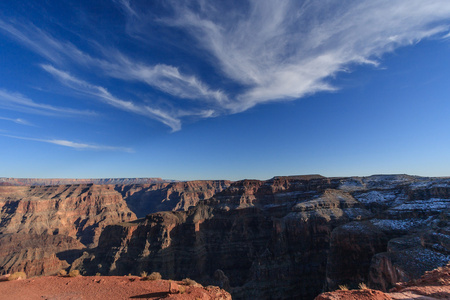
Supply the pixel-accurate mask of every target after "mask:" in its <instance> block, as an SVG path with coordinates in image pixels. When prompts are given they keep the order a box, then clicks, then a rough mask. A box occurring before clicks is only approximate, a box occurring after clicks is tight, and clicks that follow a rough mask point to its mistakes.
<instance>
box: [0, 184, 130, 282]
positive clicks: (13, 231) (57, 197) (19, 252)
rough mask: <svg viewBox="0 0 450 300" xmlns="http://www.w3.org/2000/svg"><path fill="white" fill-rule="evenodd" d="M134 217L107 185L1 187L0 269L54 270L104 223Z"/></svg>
mask: <svg viewBox="0 0 450 300" xmlns="http://www.w3.org/2000/svg"><path fill="white" fill-rule="evenodd" d="M134 219H136V216H135V214H134V213H133V212H132V211H131V210H129V209H128V206H127V204H126V202H125V201H124V200H123V198H122V196H121V194H120V193H118V192H117V191H115V190H114V186H111V185H93V184H87V185H84V184H82V185H60V186H1V187H0V225H1V227H0V248H1V250H2V255H1V256H0V272H1V273H7V272H12V271H20V270H25V271H27V272H28V274H29V276H32V275H43V274H45V275H49V274H54V273H56V272H57V271H59V270H60V269H61V268H65V267H67V266H68V263H67V260H68V261H69V262H70V261H71V259H70V256H71V255H69V258H67V255H68V254H70V253H71V252H70V250H73V251H74V253H75V252H77V251H78V252H79V251H80V250H81V249H83V248H89V247H95V246H96V245H97V243H98V239H99V237H100V234H101V232H102V230H103V228H105V227H106V226H107V225H110V224H115V223H119V222H124V221H131V220H134Z"/></svg>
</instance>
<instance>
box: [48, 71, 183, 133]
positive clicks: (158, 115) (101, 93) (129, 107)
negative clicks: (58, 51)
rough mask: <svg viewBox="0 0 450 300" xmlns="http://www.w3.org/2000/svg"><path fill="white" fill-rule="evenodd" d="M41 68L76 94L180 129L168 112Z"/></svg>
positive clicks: (179, 123) (59, 72)
mask: <svg viewBox="0 0 450 300" xmlns="http://www.w3.org/2000/svg"><path fill="white" fill-rule="evenodd" d="M42 68H43V69H44V70H45V71H47V72H48V73H50V74H52V75H53V76H55V77H56V78H57V79H59V80H60V81H61V82H62V83H64V84H65V85H67V86H68V87H70V88H72V89H74V90H76V91H78V92H81V93H84V94H86V95H90V96H93V97H96V98H98V99H100V100H102V101H103V102H105V103H107V104H109V105H111V106H114V107H116V108H118V109H121V110H124V111H128V112H132V113H135V114H139V115H143V116H146V117H150V118H152V119H155V120H158V121H160V122H162V123H164V124H165V125H167V126H169V127H170V128H172V131H178V130H180V129H181V121H180V120H179V119H177V118H176V117H173V116H171V115H170V114H169V113H168V112H165V111H163V110H161V109H157V108H152V107H150V106H148V105H140V104H136V103H134V102H132V101H125V100H121V99H119V98H117V97H115V96H113V95H112V94H111V93H110V92H109V91H108V90H107V89H106V88H104V87H101V86H96V85H92V84H90V83H88V82H86V81H83V80H80V79H78V78H76V77H74V76H72V75H70V74H69V73H67V72H64V71H61V70H59V69H56V68H55V67H53V66H50V65H42Z"/></svg>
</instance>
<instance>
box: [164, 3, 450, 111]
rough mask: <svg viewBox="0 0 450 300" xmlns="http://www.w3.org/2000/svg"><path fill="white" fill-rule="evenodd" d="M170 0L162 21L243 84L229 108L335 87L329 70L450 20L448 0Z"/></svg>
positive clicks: (373, 57) (365, 59)
mask: <svg viewBox="0 0 450 300" xmlns="http://www.w3.org/2000/svg"><path fill="white" fill-rule="evenodd" d="M170 3H172V6H173V9H174V11H175V16H174V17H172V18H169V19H164V20H163V22H164V23H165V24H166V25H168V26H176V27H179V28H180V29H182V30H186V31H187V32H188V33H189V34H190V35H192V36H193V37H194V38H195V39H196V40H197V41H198V43H199V45H200V47H202V48H203V49H205V50H207V51H208V52H209V53H210V54H212V55H213V56H214V57H215V58H216V60H217V62H218V64H219V65H218V66H219V69H220V70H221V71H222V72H223V74H225V75H226V76H228V77H229V78H232V79H234V80H235V81H237V82H239V83H241V84H243V85H245V86H247V87H248V88H247V90H246V91H245V92H243V93H242V94H241V95H239V96H238V97H237V98H236V99H233V101H231V102H230V103H227V105H226V106H227V108H229V109H230V110H231V111H233V112H240V111H243V110H246V109H248V108H249V107H252V106H254V105H256V104H258V103H263V102H267V101H276V100H286V99H297V98H301V97H303V96H305V95H308V94H312V93H315V92H318V91H329V90H334V89H335V88H336V87H333V86H331V85H330V83H329V82H328V79H329V78H330V76H334V75H335V74H336V73H338V72H340V71H343V70H346V69H347V68H348V66H349V65H352V64H367V63H369V64H377V60H378V59H379V57H380V56H381V55H383V54H384V53H386V52H390V51H393V50H395V49H396V48H398V47H401V46H405V45H410V44H413V43H417V42H418V41H420V40H422V39H424V38H428V37H431V36H433V35H435V34H437V33H440V32H447V31H448V28H449V27H448V25H449V19H450V2H448V1H446V0H431V1H421V0H408V1H387V0H384V1H345V2H342V1H295V0H282V1H271V0H251V1H248V6H247V5H246V4H247V2H245V4H244V5H242V6H240V7H239V8H237V9H230V8H229V7H225V6H223V7H222V6H220V5H221V4H220V3H218V2H209V1H186V2H183V3H180V2H179V1H171V2H170ZM193 3H196V4H199V5H193ZM194 7H195V9H194ZM243 7H245V8H243Z"/></svg>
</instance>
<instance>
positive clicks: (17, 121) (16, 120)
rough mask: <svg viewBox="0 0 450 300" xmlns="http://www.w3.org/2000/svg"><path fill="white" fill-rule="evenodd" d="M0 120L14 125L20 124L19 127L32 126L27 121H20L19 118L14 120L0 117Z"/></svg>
mask: <svg viewBox="0 0 450 300" xmlns="http://www.w3.org/2000/svg"><path fill="white" fill-rule="evenodd" d="M0 120H5V121H10V122H14V123H16V124H20V125H27V126H34V125H33V124H31V123H30V122H28V121H27V120H24V119H20V118H16V119H14V118H6V117H0Z"/></svg>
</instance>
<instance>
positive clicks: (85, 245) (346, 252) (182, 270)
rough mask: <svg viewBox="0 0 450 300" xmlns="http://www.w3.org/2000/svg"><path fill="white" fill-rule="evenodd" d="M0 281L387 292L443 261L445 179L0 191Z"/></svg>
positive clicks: (259, 294)
mask: <svg viewBox="0 0 450 300" xmlns="http://www.w3.org/2000/svg"><path fill="white" fill-rule="evenodd" d="M0 210H1V212H0V249H1V250H2V254H3V253H4V254H3V255H2V256H0V272H1V273H3V274H5V273H11V272H14V271H21V270H25V272H26V273H27V274H28V276H33V275H51V274H55V273H56V272H58V271H59V270H60V269H67V270H70V269H78V270H80V271H81V272H82V273H84V274H86V275H94V274H96V273H100V274H102V275H126V274H129V273H131V274H139V273H140V272H142V271H146V272H153V271H158V272H160V273H161V274H162V275H163V278H171V279H174V280H181V279H183V278H186V277H189V278H192V279H194V280H196V281H198V282H200V283H202V284H203V285H209V284H213V285H218V286H220V287H223V288H224V289H226V290H228V291H230V292H231V294H232V295H233V298H236V299H255V298H261V299H313V298H314V297H316V296H317V295H318V294H320V293H321V292H323V291H333V290H336V289H337V288H338V286H339V285H347V286H348V287H349V288H356V287H357V286H358V285H359V284H360V283H365V284H367V285H368V286H369V287H370V288H374V289H379V290H382V291H387V290H388V289H390V288H392V287H394V286H395V285H396V283H398V282H407V281H409V280H412V279H418V278H419V277H420V276H422V275H423V274H424V273H425V272H426V271H430V270H432V269H435V268H437V267H440V266H444V265H446V264H447V262H448V261H450V223H449V221H450V179H448V178H423V177H416V176H408V175H377V176H370V177H348V178H325V177H322V176H319V175H313V176H290V177H275V178H273V179H270V180H267V181H259V180H243V181H237V182H230V181H193V182H158V183H146V184H131V185H123V184H117V185H95V184H78V185H63V186H61V185H60V186H1V187H0Z"/></svg>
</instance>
